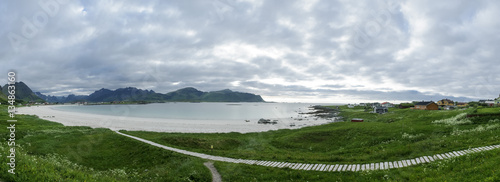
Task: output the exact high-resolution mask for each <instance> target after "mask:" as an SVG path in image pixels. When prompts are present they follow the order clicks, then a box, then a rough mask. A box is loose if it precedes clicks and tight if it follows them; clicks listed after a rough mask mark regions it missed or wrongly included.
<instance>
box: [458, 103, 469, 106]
mask: <svg viewBox="0 0 500 182" xmlns="http://www.w3.org/2000/svg"><path fill="white" fill-rule="evenodd" d="M468 105H469V103H467V102H457V107H467V106H468Z"/></svg>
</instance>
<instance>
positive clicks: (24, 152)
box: [0, 106, 211, 181]
mask: <svg viewBox="0 0 500 182" xmlns="http://www.w3.org/2000/svg"><path fill="white" fill-rule="evenodd" d="M0 108H1V109H0V119H1V121H2V122H1V123H0V135H1V136H2V138H4V140H2V143H1V144H0V155H2V157H1V158H0V163H1V164H2V165H0V178H1V179H3V180H5V181H210V180H211V175H210V172H209V171H208V169H207V168H206V167H204V166H203V162H204V161H202V160H201V159H197V158H193V157H188V156H186V155H182V154H177V153H174V152H170V151H167V150H164V149H161V148H158V147H154V146H150V145H148V144H145V143H142V142H139V141H137V140H134V139H130V138H128V137H124V136H122V135H119V134H116V133H115V132H113V131H111V130H109V129H102V128H101V129H92V128H89V127H65V126H63V125H61V124H58V123H54V122H50V121H46V120H42V119H38V118H37V117H34V116H22V115H18V116H17V118H16V119H17V120H18V122H17V123H16V143H17V144H18V147H16V149H17V153H16V162H17V166H16V170H15V172H16V174H15V175H12V174H10V173H8V172H7V170H8V169H9V166H8V165H6V163H7V162H8V161H7V160H8V159H7V158H6V157H5V155H8V154H9V153H8V150H9V149H10V147H8V146H7V141H5V138H7V137H8V134H10V133H8V130H7V129H6V127H7V123H6V122H5V121H6V120H7V119H8V118H7V117H6V114H7V111H6V110H5V106H1V107H0ZM4 164H5V165H4Z"/></svg>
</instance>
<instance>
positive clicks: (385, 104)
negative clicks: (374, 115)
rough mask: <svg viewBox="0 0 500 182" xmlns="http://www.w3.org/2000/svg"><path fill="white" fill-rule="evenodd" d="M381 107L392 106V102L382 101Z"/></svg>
mask: <svg viewBox="0 0 500 182" xmlns="http://www.w3.org/2000/svg"><path fill="white" fill-rule="evenodd" d="M381 105H382V106H383V107H394V105H393V104H391V103H390V102H384V103H382V104H381Z"/></svg>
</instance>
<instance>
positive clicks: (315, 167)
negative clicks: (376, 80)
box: [115, 131, 500, 172]
mask: <svg viewBox="0 0 500 182" xmlns="http://www.w3.org/2000/svg"><path fill="white" fill-rule="evenodd" d="M115 132H116V133H118V134H120V135H123V136H127V137H130V138H133V139H136V140H139V141H141V142H144V143H148V144H151V145H154V146H157V147H160V148H164V149H167V150H170V151H174V152H178V153H181V154H186V155H190V156H194V157H199V158H202V159H207V160H212V161H221V162H231V163H240V164H249V165H260V166H266V167H278V168H290V169H296V170H306V171H339V172H341V171H354V172H356V171H366V170H385V169H393V168H402V167H408V166H413V165H418V164H423V163H429V162H433V161H437V160H444V159H449V158H453V157H459V156H463V155H467V154H470V153H477V152H482V151H488V150H493V149H497V148H500V145H491V146H486V147H477V148H471V149H468V150H461V151H453V152H448V153H444V154H436V155H433V156H423V157H419V158H415V159H408V160H401V161H393V162H379V163H370V164H304V163H289V162H278V161H262V160H247V159H234V158H228V157H220V156H213V155H207V154H202V153H197V152H190V151H187V150H182V149H177V148H172V147H167V146H165V145H160V144H158V143H155V142H152V141H149V140H145V139H142V138H139V137H135V136H131V135H127V134H124V133H120V132H119V131H115Z"/></svg>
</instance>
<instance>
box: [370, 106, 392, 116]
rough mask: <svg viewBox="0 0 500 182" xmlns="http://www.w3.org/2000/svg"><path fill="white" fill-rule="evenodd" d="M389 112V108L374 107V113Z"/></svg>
mask: <svg viewBox="0 0 500 182" xmlns="http://www.w3.org/2000/svg"><path fill="white" fill-rule="evenodd" d="M387 112H389V109H387V107H384V106H376V107H373V113H377V114H384V113H387Z"/></svg>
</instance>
